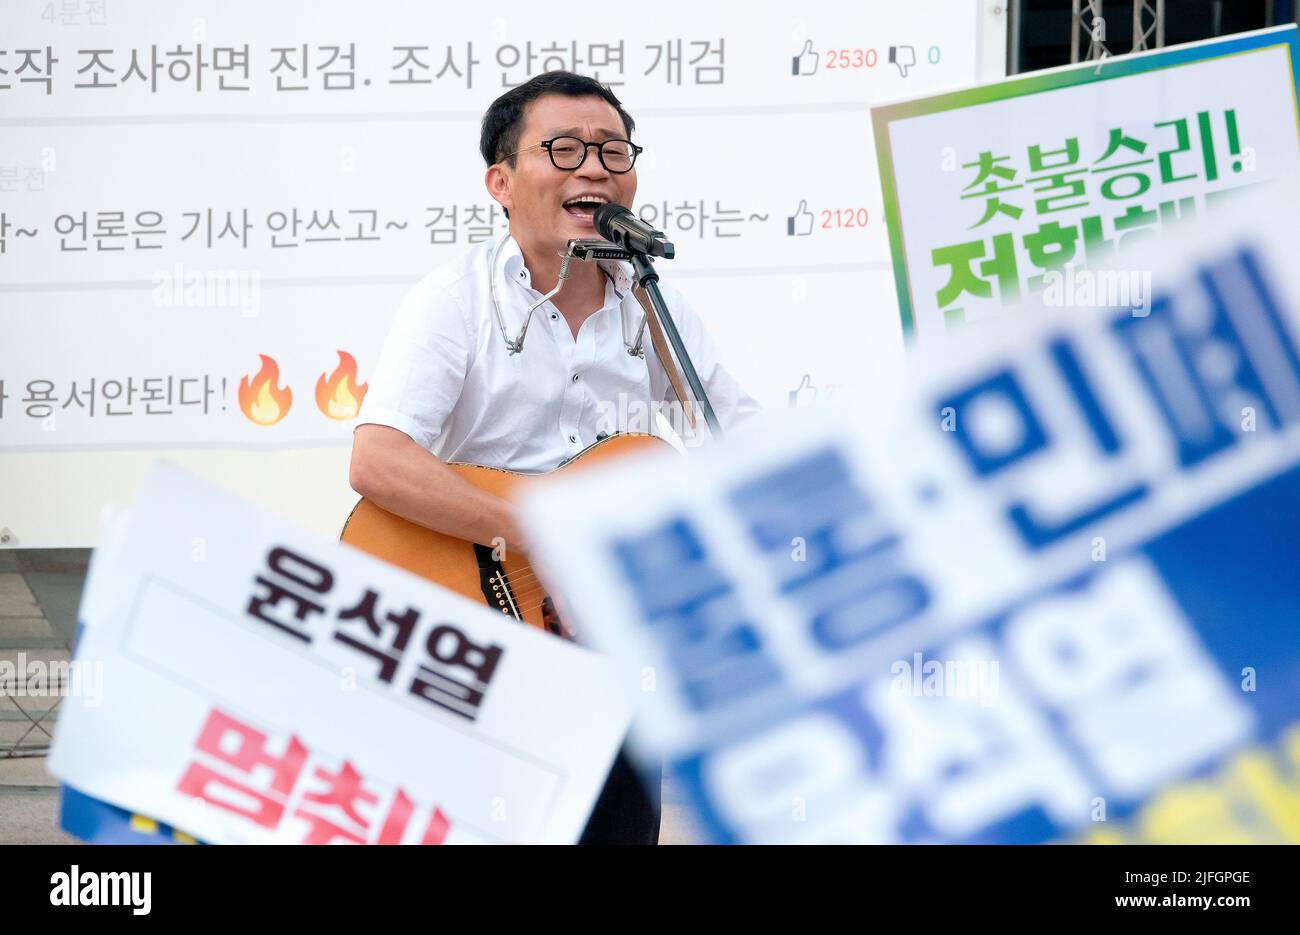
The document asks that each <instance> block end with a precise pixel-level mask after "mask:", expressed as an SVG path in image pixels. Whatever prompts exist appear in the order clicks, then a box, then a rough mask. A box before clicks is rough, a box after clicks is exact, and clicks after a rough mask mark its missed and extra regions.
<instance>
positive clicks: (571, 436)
mask: <svg viewBox="0 0 1300 935" xmlns="http://www.w3.org/2000/svg"><path fill="white" fill-rule="evenodd" d="M569 441H571V442H573V443H574V444H575V445H576V444H577V443H578V436H577V435H570V436H569Z"/></svg>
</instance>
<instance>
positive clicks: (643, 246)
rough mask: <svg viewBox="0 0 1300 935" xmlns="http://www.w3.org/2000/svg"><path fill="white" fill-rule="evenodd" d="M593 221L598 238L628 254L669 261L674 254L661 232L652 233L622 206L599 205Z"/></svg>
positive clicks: (674, 250)
mask: <svg viewBox="0 0 1300 935" xmlns="http://www.w3.org/2000/svg"><path fill="white" fill-rule="evenodd" d="M592 221H593V223H594V224H595V225H596V232H597V233H598V234H600V236H602V237H604V238H605V239H606V240H608V241H610V242H611V243H615V244H618V245H619V246H620V247H622V248H623V249H624V250H626V251H627V252H628V253H640V254H642V255H645V256H661V257H663V258H664V259H665V260H671V259H672V258H673V254H674V253H676V248H674V247H673V245H672V244H671V243H670V242H669V241H668V240H666V239H665V238H664V235H663V232H662V231H657V230H655V229H654V228H653V227H651V226H650V225H649V224H647V223H646V222H645V221H643V220H641V219H640V218H639V217H637V216H636V215H635V214H633V213H632V212H631V211H629V210H628V209H627V208H625V207H623V206H622V205H616V204H603V205H601V206H600V207H599V208H597V209H596V213H595V214H593V215H592Z"/></svg>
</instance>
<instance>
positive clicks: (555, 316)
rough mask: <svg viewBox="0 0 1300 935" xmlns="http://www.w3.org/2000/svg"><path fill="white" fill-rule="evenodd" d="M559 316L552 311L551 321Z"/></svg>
mask: <svg viewBox="0 0 1300 935" xmlns="http://www.w3.org/2000/svg"><path fill="white" fill-rule="evenodd" d="M559 317H560V316H559V315H557V314H555V313H554V312H551V321H555V319H557V318H559Z"/></svg>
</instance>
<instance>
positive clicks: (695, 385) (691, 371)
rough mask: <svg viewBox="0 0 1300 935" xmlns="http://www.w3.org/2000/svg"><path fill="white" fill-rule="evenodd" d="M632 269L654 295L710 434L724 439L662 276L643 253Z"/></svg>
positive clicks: (636, 255) (652, 300)
mask: <svg viewBox="0 0 1300 935" xmlns="http://www.w3.org/2000/svg"><path fill="white" fill-rule="evenodd" d="M632 269H633V270H634V271H635V272H636V279H637V285H639V286H640V287H641V288H642V289H644V290H645V291H646V295H648V296H650V305H651V307H653V308H654V310H655V314H656V315H658V316H659V323H660V324H661V325H663V326H664V334H665V335H667V336H668V343H669V344H671V345H672V346H673V353H674V354H675V355H677V363H679V364H680V365H681V368H682V373H683V374H685V376H686V382H687V383H689V384H690V386H691V392H692V393H693V394H695V401H696V402H698V403H699V404H700V409H701V411H703V413H704V421H705V422H707V423H708V425H709V431H710V432H712V433H713V437H714V438H716V439H719V440H721V439H722V426H721V425H719V424H718V417H717V415H715V414H714V412H713V404H712V403H710V402H709V397H708V395H707V394H706V393H705V392H704V384H703V383H701V382H700V375H699V374H698V373H696V372H695V364H694V363H692V362H691V355H690V354H688V353H687V352H686V345H685V344H683V343H682V336H681V335H680V334H678V332H677V325H676V324H675V323H674V322H673V316H672V315H671V314H669V312H668V305H667V304H666V303H665V302H664V297H663V293H661V292H660V291H659V274H658V273H657V272H655V268H654V265H653V264H652V263H651V262H650V259H649V258H648V257H647V256H646V255H645V254H643V253H633V254H632Z"/></svg>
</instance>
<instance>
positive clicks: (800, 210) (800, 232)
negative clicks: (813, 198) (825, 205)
mask: <svg viewBox="0 0 1300 935" xmlns="http://www.w3.org/2000/svg"><path fill="white" fill-rule="evenodd" d="M812 231H813V213H812V212H811V211H809V210H808V201H807V200H806V199H805V200H803V201H801V202H799V207H797V208H795V209H794V214H792V215H791V216H790V217H788V218H786V219H785V232H786V235H787V236H789V237H807V236H808V235H809V234H811V233H812Z"/></svg>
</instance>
